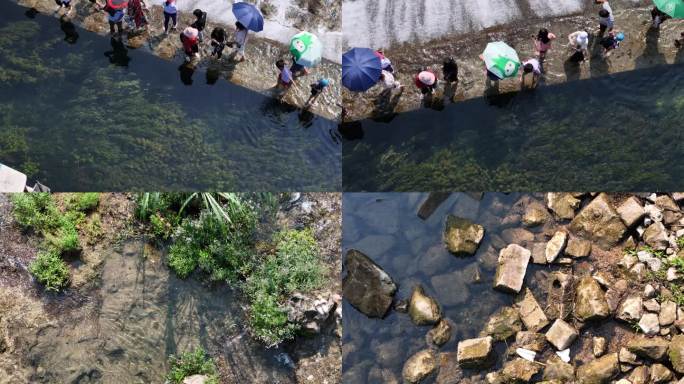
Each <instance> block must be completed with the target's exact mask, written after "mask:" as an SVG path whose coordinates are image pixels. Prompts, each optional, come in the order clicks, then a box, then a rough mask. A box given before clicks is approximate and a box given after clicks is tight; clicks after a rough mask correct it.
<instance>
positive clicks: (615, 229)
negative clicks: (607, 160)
mask: <svg viewBox="0 0 684 384" xmlns="http://www.w3.org/2000/svg"><path fill="white" fill-rule="evenodd" d="M570 231H572V233H573V234H575V235H576V236H579V237H582V238H585V239H587V240H591V241H594V242H596V243H597V244H598V245H599V246H600V247H602V248H606V249H608V248H611V247H614V246H615V245H617V244H618V243H619V242H620V240H621V239H622V238H623V236H624V235H625V233H626V232H627V226H625V223H623V222H622V219H621V218H620V215H619V214H618V213H617V211H616V210H615V208H613V205H612V204H611V203H610V201H609V199H608V196H607V195H606V194H605V193H601V194H600V195H598V196H596V197H595V198H594V200H592V201H591V202H590V203H589V204H588V205H587V206H586V207H584V208H583V209H582V210H581V211H580V213H579V214H578V215H577V216H576V217H575V218H574V219H573V220H572V222H570Z"/></svg>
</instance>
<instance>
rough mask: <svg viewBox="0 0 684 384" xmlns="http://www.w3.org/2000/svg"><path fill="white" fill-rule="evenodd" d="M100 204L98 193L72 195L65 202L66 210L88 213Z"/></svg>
mask: <svg viewBox="0 0 684 384" xmlns="http://www.w3.org/2000/svg"><path fill="white" fill-rule="evenodd" d="M98 204H100V194H99V193H98V192H85V193H72V194H70V195H69V197H68V198H67V201H66V206H67V209H68V210H71V211H79V212H90V211H92V210H94V209H95V208H97V206H98Z"/></svg>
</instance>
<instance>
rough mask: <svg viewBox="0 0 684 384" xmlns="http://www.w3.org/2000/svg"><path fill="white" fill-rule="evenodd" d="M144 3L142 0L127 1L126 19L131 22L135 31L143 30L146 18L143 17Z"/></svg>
mask: <svg viewBox="0 0 684 384" xmlns="http://www.w3.org/2000/svg"><path fill="white" fill-rule="evenodd" d="M145 9H146V6H145V3H144V2H143V0H129V1H128V17H129V18H130V19H131V20H132V21H133V25H134V26H135V29H136V30H140V29H143V28H145V26H146V25H147V17H145Z"/></svg>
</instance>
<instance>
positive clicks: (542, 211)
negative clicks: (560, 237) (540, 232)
mask: <svg viewBox="0 0 684 384" xmlns="http://www.w3.org/2000/svg"><path fill="white" fill-rule="evenodd" d="M549 219H551V215H549V212H548V211H547V210H546V207H544V205H543V204H542V203H540V202H538V201H532V202H530V204H528V205H527V207H525V212H524V213H523V216H522V223H523V225H525V226H527V227H536V226H537V225H541V224H544V223H546V222H547V221H549Z"/></svg>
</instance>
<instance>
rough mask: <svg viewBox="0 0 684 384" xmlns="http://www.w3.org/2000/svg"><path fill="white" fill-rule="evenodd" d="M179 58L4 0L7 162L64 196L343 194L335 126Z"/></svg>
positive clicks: (0, 155)
mask: <svg viewBox="0 0 684 384" xmlns="http://www.w3.org/2000/svg"><path fill="white" fill-rule="evenodd" d="M27 16H31V17H27ZM60 29H61V30H60ZM74 33H76V34H77V35H78V37H77V38H76V39H74ZM74 40H75V41H74ZM179 64H180V63H178V62H168V61H164V60H162V59H159V58H157V57H155V56H152V55H150V54H149V53H146V52H142V51H135V50H133V49H127V48H126V47H125V46H122V45H118V44H117V43H116V41H110V39H109V38H104V37H101V36H98V35H95V34H93V33H90V32H87V31H84V30H81V29H79V28H77V27H74V26H73V25H69V24H67V23H60V21H59V20H58V19H55V18H52V17H48V16H45V15H40V14H39V15H29V14H28V13H27V10H26V9H25V8H22V7H19V6H17V5H15V4H13V3H11V2H9V1H7V0H2V1H1V2H0V85H1V88H2V90H1V91H0V126H2V132H3V134H2V137H1V138H0V161H1V162H2V163H4V164H7V165H9V166H11V167H13V168H17V169H19V170H21V171H23V172H25V173H28V174H29V176H30V177H31V178H33V179H38V180H40V181H41V182H42V183H43V184H46V185H48V186H49V187H51V188H52V190H53V191H60V190H68V191H79V190H98V191H99V190H107V191H122V190H123V191H129V190H134V189H135V190H140V189H146V190H170V189H174V190H178V189H183V190H189V189H194V190H198V189H201V190H208V189H212V190H213V189H234V190H242V189H245V190H246V189H249V190H266V189H268V190H273V189H278V190H291V189H296V190H311V189H316V190H337V189H339V186H340V182H341V181H340V180H341V169H340V145H339V142H338V141H337V139H336V136H335V134H334V132H335V131H336V123H334V122H333V121H330V120H326V119H323V118H320V117H318V116H315V115H312V114H310V113H300V111H298V110H296V109H294V108H291V107H288V106H284V105H282V104H280V103H279V102H278V101H276V100H274V99H272V98H270V97H266V96H264V95H261V94H259V93H256V92H253V91H250V90H248V89H245V88H242V87H239V86H236V85H233V84H230V83H229V82H227V81H225V80H222V79H219V80H218V81H215V84H213V85H211V84H208V83H210V82H212V79H211V78H210V76H208V75H207V73H204V72H200V71H197V72H195V73H192V72H191V71H188V70H186V69H184V67H179Z"/></svg>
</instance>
